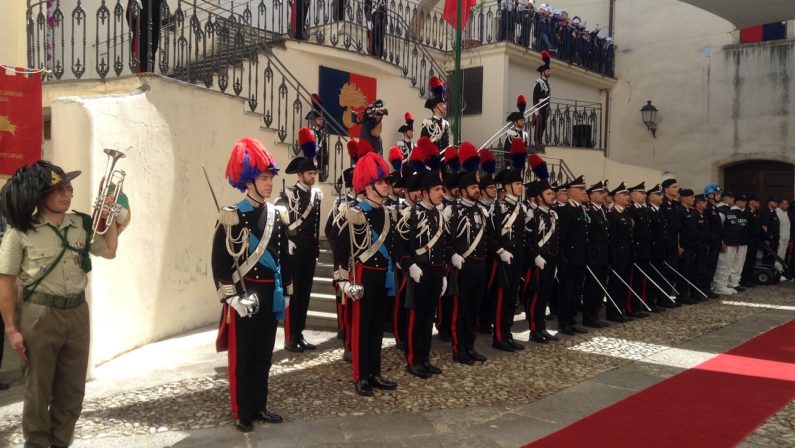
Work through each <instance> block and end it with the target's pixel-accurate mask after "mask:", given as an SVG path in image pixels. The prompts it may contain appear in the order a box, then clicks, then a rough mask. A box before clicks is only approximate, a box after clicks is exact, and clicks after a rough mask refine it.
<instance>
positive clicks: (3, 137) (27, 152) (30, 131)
mask: <svg viewBox="0 0 795 448" xmlns="http://www.w3.org/2000/svg"><path fill="white" fill-rule="evenodd" d="M22 71H24V69H22V68H18V69H17V72H22ZM41 144H42V113H41V75H40V74H39V73H34V74H30V75H25V74H21V73H13V72H9V73H7V72H6V70H5V69H3V68H0V175H6V176H10V175H12V174H14V172H15V171H16V170H17V168H19V167H21V166H23V165H30V164H32V163H33V162H35V161H37V160H39V159H41Z"/></svg>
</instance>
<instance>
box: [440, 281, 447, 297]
mask: <svg viewBox="0 0 795 448" xmlns="http://www.w3.org/2000/svg"><path fill="white" fill-rule="evenodd" d="M445 292H447V277H442V293H441V294H440V295H442V296H443V295H444V293H445Z"/></svg>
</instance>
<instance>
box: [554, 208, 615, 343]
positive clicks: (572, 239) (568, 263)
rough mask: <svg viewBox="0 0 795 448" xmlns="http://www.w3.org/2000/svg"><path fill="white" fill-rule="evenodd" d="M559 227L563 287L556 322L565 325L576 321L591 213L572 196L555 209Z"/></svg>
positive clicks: (584, 271) (584, 273)
mask: <svg viewBox="0 0 795 448" xmlns="http://www.w3.org/2000/svg"><path fill="white" fill-rule="evenodd" d="M557 213H558V225H559V227H560V248H561V249H560V250H561V254H562V260H561V262H560V269H559V271H563V272H562V275H561V273H560V272H559V279H560V278H561V277H562V279H560V282H561V286H562V287H565V291H564V293H563V294H561V295H559V296H558V298H559V300H560V302H559V303H558V306H557V310H556V311H557V316H558V324H559V326H560V327H567V326H570V325H574V324H575V323H576V315H577V308H578V307H579V304H580V300H581V299H582V292H583V284H584V282H585V275H586V264H587V262H588V247H589V244H590V233H591V232H590V226H591V217H590V216H589V215H588V212H587V211H586V209H585V206H583V205H580V204H578V203H576V202H574V201H573V200H569V202H568V204H566V205H564V206H563V207H560V208H558V209H557ZM611 235H612V232H611Z"/></svg>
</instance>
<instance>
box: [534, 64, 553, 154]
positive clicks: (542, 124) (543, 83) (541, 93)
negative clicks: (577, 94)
mask: <svg viewBox="0 0 795 448" xmlns="http://www.w3.org/2000/svg"><path fill="white" fill-rule="evenodd" d="M551 95H552V90H551V88H550V87H549V80H548V79H545V78H544V77H543V76H541V77H539V78H538V79H537V80H536V84H535V86H534V87H533V105H536V104H538V103H540V102H541V101H542V100H543V99H545V98H551ZM548 119H549V103H546V104H545V105H544V106H542V107H541V109H540V110H539V111H538V112H537V113H536V115H535V117H534V120H535V122H534V123H533V128H534V129H535V135H534V137H533V139H534V143H535V144H536V145H538V146H541V145H542V144H543V139H544V132H545V131H546V129H547V120H548Z"/></svg>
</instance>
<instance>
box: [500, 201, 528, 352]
mask: <svg viewBox="0 0 795 448" xmlns="http://www.w3.org/2000/svg"><path fill="white" fill-rule="evenodd" d="M525 221H526V210H525V206H524V204H523V203H522V201H520V200H519V199H518V198H515V197H512V196H506V197H505V199H503V200H502V201H499V202H498V203H497V204H496V205H495V207H494V212H493V214H492V226H493V227H494V229H495V238H496V246H495V249H496V250H497V251H500V252H501V251H502V250H505V251H507V252H510V253H511V255H513V259H512V261H511V264H507V263H505V262H503V261H502V260H501V259H499V257H497V258H496V261H497V272H496V274H495V275H496V277H495V279H494V281H495V283H496V285H497V301H496V309H495V314H494V338H493V344H495V345H501V346H505V345H511V344H512V343H513V335H512V334H511V327H512V326H513V316H514V311H515V310H516V304H517V300H518V299H519V294H520V288H521V278H522V274H523V272H524V263H525V261H526V260H523V257H522V254H524V253H525V251H526V250H527V235H526V229H525Z"/></svg>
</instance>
